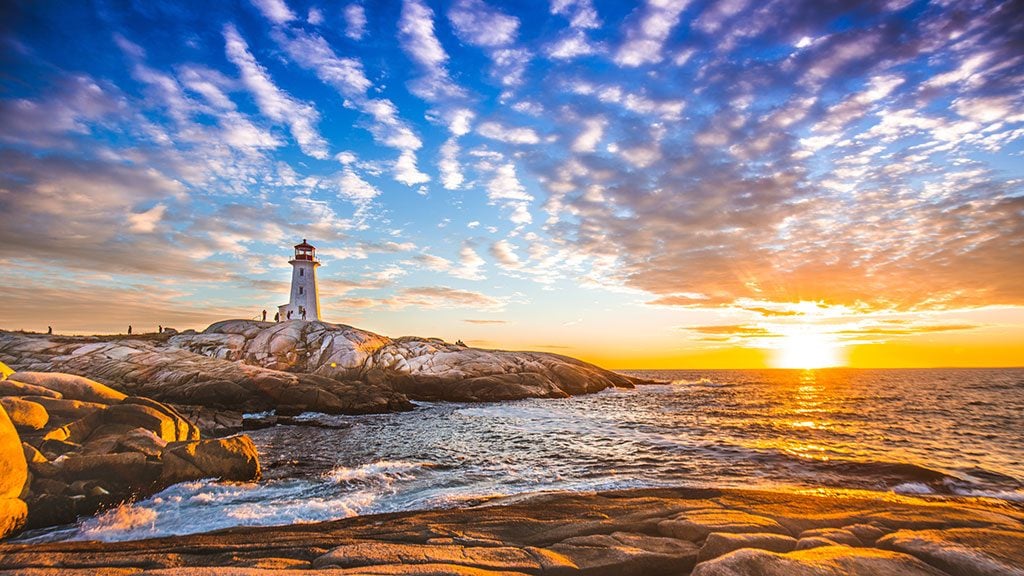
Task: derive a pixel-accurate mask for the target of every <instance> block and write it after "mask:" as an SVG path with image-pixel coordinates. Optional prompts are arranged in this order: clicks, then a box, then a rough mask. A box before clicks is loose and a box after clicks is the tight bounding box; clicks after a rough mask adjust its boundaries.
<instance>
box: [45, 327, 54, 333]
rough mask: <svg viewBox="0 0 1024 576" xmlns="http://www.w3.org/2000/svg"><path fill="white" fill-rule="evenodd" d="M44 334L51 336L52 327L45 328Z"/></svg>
mask: <svg viewBox="0 0 1024 576" xmlns="http://www.w3.org/2000/svg"><path fill="white" fill-rule="evenodd" d="M46 333H47V334H53V326H47V327H46Z"/></svg>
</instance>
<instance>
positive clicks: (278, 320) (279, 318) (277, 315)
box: [274, 312, 281, 322]
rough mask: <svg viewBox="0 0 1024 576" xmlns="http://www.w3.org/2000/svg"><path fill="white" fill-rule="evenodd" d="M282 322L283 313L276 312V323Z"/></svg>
mask: <svg viewBox="0 0 1024 576" xmlns="http://www.w3.org/2000/svg"><path fill="white" fill-rule="evenodd" d="M280 321H281V313H280V312H275V313H274V322H280Z"/></svg>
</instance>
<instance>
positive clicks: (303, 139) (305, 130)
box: [224, 24, 328, 159]
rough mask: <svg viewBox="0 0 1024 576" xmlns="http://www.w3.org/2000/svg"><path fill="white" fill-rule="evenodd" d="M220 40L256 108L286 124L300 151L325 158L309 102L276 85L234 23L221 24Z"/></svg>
mask: <svg viewBox="0 0 1024 576" xmlns="http://www.w3.org/2000/svg"><path fill="white" fill-rule="evenodd" d="M224 40H225V42H226V52H227V57H228V60H230V61H231V62H232V63H234V64H235V65H236V66H238V69H239V71H240V72H241V74H242V83H243V84H244V85H245V87H246V88H248V90H249V92H250V93H251V94H252V95H253V98H254V99H255V100H256V105H257V106H259V109H260V112H262V113H263V115H264V116H266V117H267V118H270V119H271V120H273V121H275V122H278V123H283V124H287V125H288V127H289V129H290V130H291V133H292V136H293V137H294V138H295V140H296V142H298V144H299V147H300V148H301V149H302V151H303V152H304V153H306V154H307V155H309V156H312V157H313V158H319V159H326V158H327V156H328V154H327V141H326V140H324V138H323V137H322V136H320V133H319V132H318V131H317V129H316V124H317V122H319V120H320V114H319V113H318V112H317V111H316V108H314V107H313V105H312V104H309V103H306V102H300V101H299V100H296V99H295V98H292V97H291V96H289V95H288V94H287V93H286V92H284V91H283V90H281V89H280V88H278V87H277V86H276V85H275V84H274V83H273V81H272V80H271V79H270V76H269V75H268V74H267V71H266V69H264V68H263V66H261V65H260V64H259V63H258V62H256V58H254V57H253V55H252V53H250V52H249V46H248V44H246V42H245V40H243V39H242V37H241V35H239V33H238V30H236V29H235V27H234V26H232V25H230V24H228V25H227V26H225V27H224Z"/></svg>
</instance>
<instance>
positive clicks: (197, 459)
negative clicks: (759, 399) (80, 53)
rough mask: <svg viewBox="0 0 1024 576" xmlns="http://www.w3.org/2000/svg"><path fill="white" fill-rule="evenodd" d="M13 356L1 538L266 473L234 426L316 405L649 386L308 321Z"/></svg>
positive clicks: (52, 339) (0, 385) (2, 456)
mask: <svg viewBox="0 0 1024 576" xmlns="http://www.w3.org/2000/svg"><path fill="white" fill-rule="evenodd" d="M5 363H6V364H5ZM8 365H9V366H10V367H12V368H8V367H7V366H8ZM0 367H2V372H3V373H2V374H0V435H2V437H0V441H2V442H0V443H2V453H0V472H3V481H2V482H0V537H3V536H6V535H9V534H12V533H16V532H17V531H19V530H21V529H23V528H40V527H47V526H54V525H59V524H66V523H70V522H73V521H74V520H75V519H76V518H78V517H81V516H83V515H90V514H94V513H96V512H98V511H101V510H103V509H106V508H110V507H112V506H116V505H118V504H120V503H122V502H125V501H128V500H130V499H133V498H139V497H146V496H148V495H151V494H154V493H156V492H158V491H159V490H161V489H163V488H165V487H167V486H170V485H172V484H174V483H177V482H182V481H187V480H197V479H201V478H219V479H222V480H236V481H247V480H254V479H257V478H259V476H260V464H259V459H258V455H257V453H256V448H255V446H254V445H253V443H252V441H251V440H250V439H249V438H248V436H245V435H242V436H231V437H226V436H229V435H232V434H237V433H239V432H241V431H242V430H243V429H248V428H256V427H265V426H272V425H275V424H277V423H293V424H295V423H300V422H299V421H297V420H292V419H291V416H294V415H297V414H300V413H302V412H321V413H326V414H373V413H383V412H394V411H404V410H409V409H411V408H412V407H413V405H412V402H411V400H413V399H415V400H442V401H461V402H467V401H470V402H486V401H500V400H512V399H519V398H528V397H541V398H564V397H567V396H570V395H575V394H587V393H592V392H597V391H600V390H603V389H605V388H609V387H620V388H632V387H633V386H634V385H636V384H639V383H643V382H644V381H642V380H639V379H635V378H631V377H628V376H623V375H620V374H616V373H614V372H610V371H607V370H604V369H601V368H599V367H597V366H594V365H592V364H587V363H585V362H581V361H579V360H575V359H573V358H568V357H564V356H558V355H555V354H545V353H538V352H507V351H501V350H481V349H475V348H469V347H466V346H463V345H461V344H449V343H447V342H444V341H442V340H438V339H429V338H427V339H424V338H411V337H405V338H397V339H391V338H387V337H385V336H380V335H378V334H374V333H372V332H367V331H365V330H359V329H358V328H353V327H351V326H344V325H339V324H329V323H325V322H304V321H290V322H281V323H269V322H256V321H248V320H227V321H223V322H218V323H216V324H213V325H211V326H210V327H209V328H207V329H206V330H204V331H203V332H195V331H186V332H183V333H180V334H178V333H174V334H149V335H137V336H135V337H131V336H128V337H124V336H106V337H103V336H92V337H90V336H55V335H43V334H31V333H20V332H5V331H0ZM244 412H264V413H266V415H264V416H263V417H261V418H258V419H248V420H243V418H242V416H243V413H244ZM8 416H10V418H8ZM210 437H214V438H216V439H210ZM26 505H27V507H26Z"/></svg>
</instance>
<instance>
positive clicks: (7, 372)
mask: <svg viewBox="0 0 1024 576" xmlns="http://www.w3.org/2000/svg"><path fill="white" fill-rule="evenodd" d="M11 374H14V370H12V369H11V367H10V366H8V365H7V364H4V363H3V362H0V381H3V380H7V379H8V378H10V376H11Z"/></svg>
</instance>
